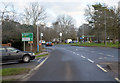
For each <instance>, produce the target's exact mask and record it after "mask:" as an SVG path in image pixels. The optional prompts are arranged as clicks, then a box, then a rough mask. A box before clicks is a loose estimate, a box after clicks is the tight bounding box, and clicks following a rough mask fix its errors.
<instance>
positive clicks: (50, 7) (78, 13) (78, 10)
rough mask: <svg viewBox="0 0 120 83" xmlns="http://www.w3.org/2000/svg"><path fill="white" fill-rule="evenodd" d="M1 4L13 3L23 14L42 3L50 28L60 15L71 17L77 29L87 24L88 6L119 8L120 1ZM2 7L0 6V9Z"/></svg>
mask: <svg viewBox="0 0 120 83" xmlns="http://www.w3.org/2000/svg"><path fill="white" fill-rule="evenodd" d="M0 1H1V2H13V4H14V5H15V8H16V9H17V12H23V10H24V7H25V6H28V4H29V3H30V2H40V5H41V6H43V7H44V8H45V9H46V12H47V15H48V17H49V18H48V19H47V20H46V22H47V25H48V26H50V25H51V23H52V22H54V21H55V20H56V17H57V16H58V15H61V14H62V15H63V14H65V15H70V16H72V17H73V18H74V20H75V25H76V27H79V26H80V25H82V24H83V23H86V21H85V17H84V12H85V9H86V8H87V5H92V4H95V3H99V2H100V3H105V4H106V5H108V6H116V7H117V6H118V2H119V1H120V0H19V1H18V0H6V1H5V0H0ZM1 8H2V6H0V9H1Z"/></svg>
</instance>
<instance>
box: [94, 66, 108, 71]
mask: <svg viewBox="0 0 120 83" xmlns="http://www.w3.org/2000/svg"><path fill="white" fill-rule="evenodd" d="M96 65H97V67H99V68H100V69H101V70H103V71H104V72H107V70H105V69H104V68H102V67H101V66H100V65H98V64H96Z"/></svg>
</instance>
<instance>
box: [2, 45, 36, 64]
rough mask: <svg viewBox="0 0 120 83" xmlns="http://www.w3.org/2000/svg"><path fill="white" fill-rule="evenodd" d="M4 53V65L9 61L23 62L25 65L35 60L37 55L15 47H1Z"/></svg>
mask: <svg viewBox="0 0 120 83" xmlns="http://www.w3.org/2000/svg"><path fill="white" fill-rule="evenodd" d="M0 52H1V53H2V63H4V62H9V61H23V62H25V63H27V62H30V60H33V59H35V54H34V53H32V52H27V51H20V50H19V49H16V48H13V47H7V46H4V47H3V46H2V47H0Z"/></svg>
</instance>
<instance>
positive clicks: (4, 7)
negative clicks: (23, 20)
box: [0, 3, 9, 21]
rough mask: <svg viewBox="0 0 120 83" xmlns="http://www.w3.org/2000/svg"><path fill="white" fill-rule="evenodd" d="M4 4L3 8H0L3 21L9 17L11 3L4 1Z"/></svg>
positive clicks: (0, 16) (0, 17)
mask: <svg viewBox="0 0 120 83" xmlns="http://www.w3.org/2000/svg"><path fill="white" fill-rule="evenodd" d="M2 5H3V10H0V19H1V20H2V21H3V20H4V19H5V18H6V17H8V13H9V10H8V6H9V3H2Z"/></svg>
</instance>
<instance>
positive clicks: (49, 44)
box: [45, 42, 53, 46]
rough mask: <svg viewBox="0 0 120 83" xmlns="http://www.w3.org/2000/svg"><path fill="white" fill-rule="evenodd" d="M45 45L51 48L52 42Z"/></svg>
mask: <svg viewBox="0 0 120 83" xmlns="http://www.w3.org/2000/svg"><path fill="white" fill-rule="evenodd" d="M45 45H46V46H53V43H52V42H46V44H45Z"/></svg>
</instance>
